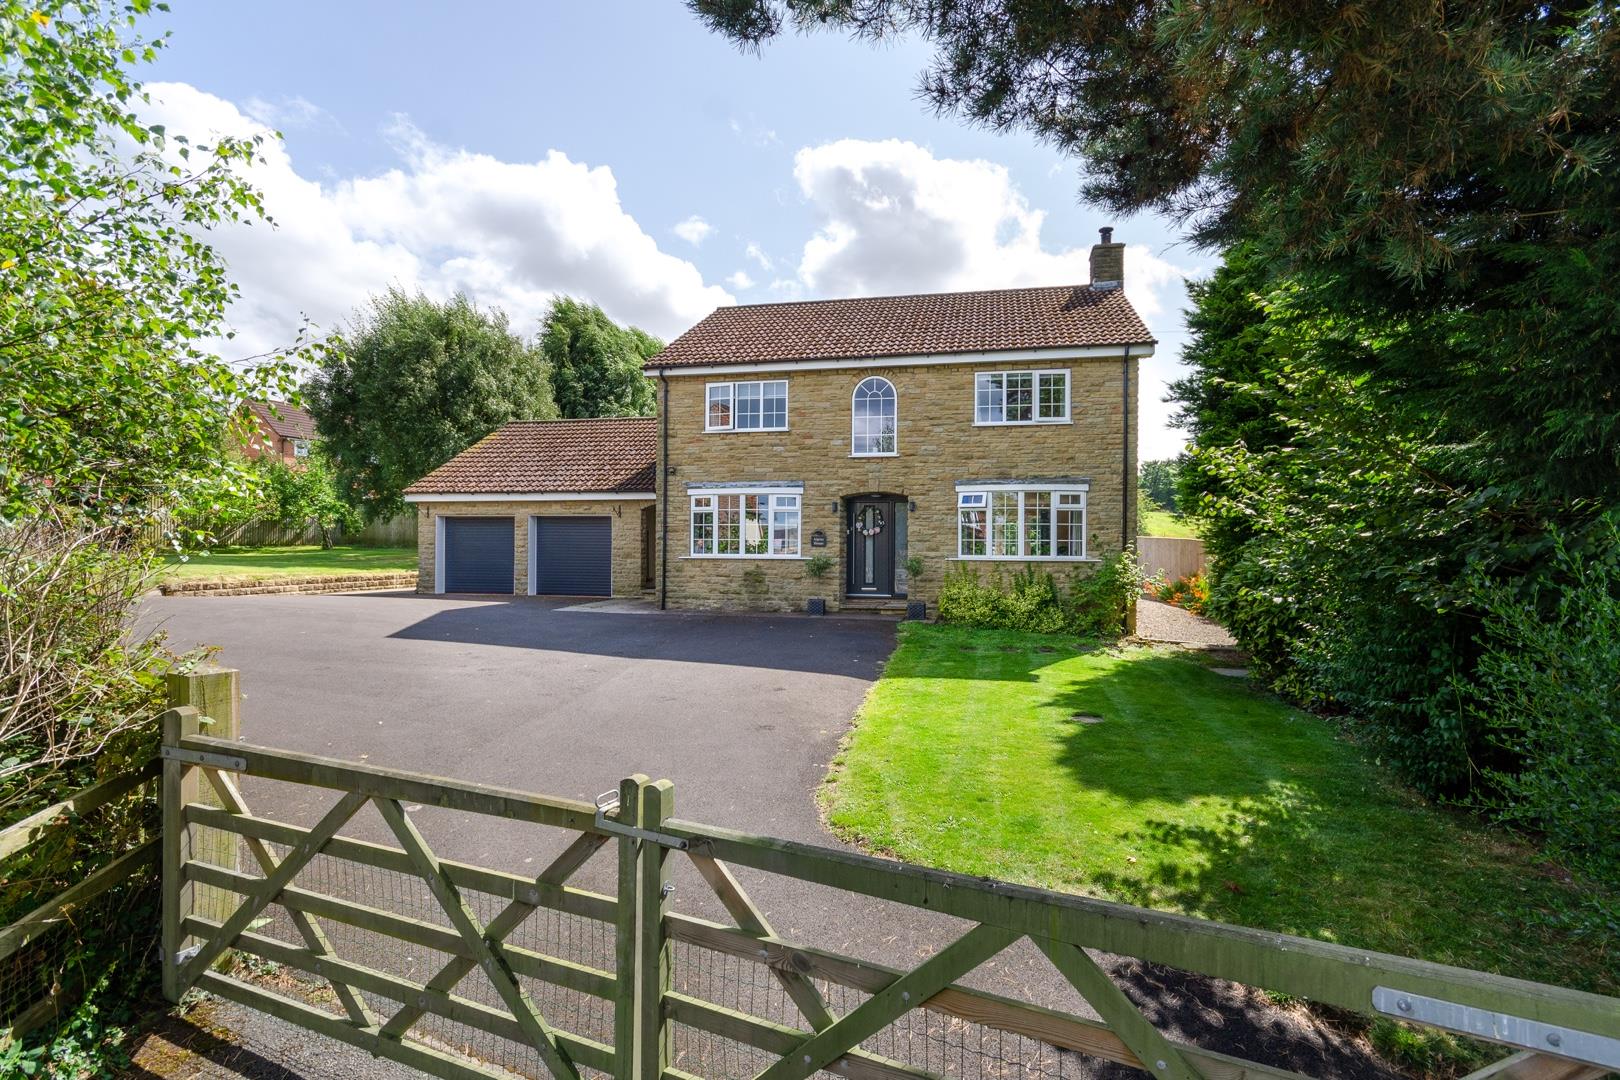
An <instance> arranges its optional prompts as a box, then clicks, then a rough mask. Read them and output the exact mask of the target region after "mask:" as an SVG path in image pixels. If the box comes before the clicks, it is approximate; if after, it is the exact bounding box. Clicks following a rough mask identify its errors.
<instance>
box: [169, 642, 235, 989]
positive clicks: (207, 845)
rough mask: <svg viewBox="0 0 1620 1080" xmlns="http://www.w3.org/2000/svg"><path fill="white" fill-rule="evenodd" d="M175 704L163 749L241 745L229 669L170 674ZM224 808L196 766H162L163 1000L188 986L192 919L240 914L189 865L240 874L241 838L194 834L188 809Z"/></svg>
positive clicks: (205, 832) (175, 763) (217, 832)
mask: <svg viewBox="0 0 1620 1080" xmlns="http://www.w3.org/2000/svg"><path fill="white" fill-rule="evenodd" d="M167 687H168V693H169V704H170V705H171V706H174V708H173V709H171V710H170V711H169V712H167V713H165V714H164V716H163V732H162V738H163V745H165V746H174V745H177V744H178V743H179V742H180V740H181V739H182V738H183V737H185V736H187V735H208V736H211V737H213V738H219V739H233V740H234V739H236V738H237V736H238V735H239V734H240V733H241V728H242V713H241V691H240V683H239V676H238V673H237V672H236V671H234V670H231V669H229V668H205V669H202V670H198V671H192V672H187V673H180V672H171V673H170V674H169V676H168V679H167ZM194 802H200V803H206V804H208V805H211V806H218V805H219V799H218V798H217V796H215V794H214V791H213V789H212V788H211V787H209V786H208V785H205V784H203V783H202V776H201V775H200V774H199V773H198V772H197V769H196V767H194V766H191V765H187V764H185V763H184V762H180V761H170V760H165V761H164V762H163V883H162V884H163V993H164V996H166V997H167V998H168V999H169V1000H170V1001H179V1000H180V995H181V994H183V993H185V992H186V987H185V986H182V985H181V984H180V977H179V976H180V970H179V966H178V965H177V964H176V963H175V962H174V957H175V956H176V955H178V954H179V953H180V952H181V951H183V950H184V949H185V948H186V947H187V945H188V944H189V941H188V940H187V939H185V938H184V937H183V935H181V933H180V922H181V920H183V919H185V918H186V917H187V916H188V915H194V914H195V915H202V916H204V917H207V918H211V919H214V920H215V921H217V922H224V921H225V919H226V918H228V917H229V916H230V913H231V911H232V910H234V908H235V906H236V905H235V902H234V894H233V893H230V892H227V891H225V890H223V889H218V888H215V887H213V886H208V885H203V886H197V885H193V884H191V883H190V882H188V881H186V880H185V878H184V874H183V870H184V866H185V864H186V863H187V862H189V861H191V860H193V859H195V860H197V861H199V862H208V863H213V864H215V865H216V866H223V867H225V868H227V869H230V870H235V869H236V843H237V841H236V837H235V836H233V835H232V834H230V833H227V832H222V831H220V830H218V829H205V828H200V827H199V828H187V826H186V824H185V813H184V808H185V805H186V804H187V803H194Z"/></svg>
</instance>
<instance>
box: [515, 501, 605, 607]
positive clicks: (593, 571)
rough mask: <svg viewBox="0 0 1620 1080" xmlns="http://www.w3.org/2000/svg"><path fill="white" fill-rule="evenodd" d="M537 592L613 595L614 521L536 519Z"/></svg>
mask: <svg viewBox="0 0 1620 1080" xmlns="http://www.w3.org/2000/svg"><path fill="white" fill-rule="evenodd" d="M534 591H535V593H537V594H538V595H540V596H612V595H613V520H612V519H611V518H606V517H566V516H561V515H558V516H555V517H537V518H535V519H534Z"/></svg>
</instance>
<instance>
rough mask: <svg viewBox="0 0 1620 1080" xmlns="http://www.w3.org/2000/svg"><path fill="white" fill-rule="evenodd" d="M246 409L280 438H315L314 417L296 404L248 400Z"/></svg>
mask: <svg viewBox="0 0 1620 1080" xmlns="http://www.w3.org/2000/svg"><path fill="white" fill-rule="evenodd" d="M248 409H249V410H251V411H252V413H253V415H254V416H257V417H258V418H259V419H260V420H262V421H264V424H265V426H266V427H268V428H269V429H270V430H271V431H273V432H275V433H276V435H277V436H278V437H280V438H283V439H313V438H317V436H316V434H315V418H314V417H313V416H311V415H309V413H307V412H305V411H304V410H303V409H300V408H299V407H298V406H296V405H289V404H287V402H285V401H250V402H248ZM272 410H274V411H273V412H272Z"/></svg>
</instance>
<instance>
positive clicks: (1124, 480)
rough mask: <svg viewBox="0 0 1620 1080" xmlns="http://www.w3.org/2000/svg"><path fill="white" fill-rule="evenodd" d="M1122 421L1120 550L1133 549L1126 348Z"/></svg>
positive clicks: (1122, 363) (1128, 353)
mask: <svg viewBox="0 0 1620 1080" xmlns="http://www.w3.org/2000/svg"><path fill="white" fill-rule="evenodd" d="M1119 371H1120V376H1121V378H1120V403H1121V409H1120V419H1121V420H1123V421H1124V435H1123V439H1122V442H1121V443H1120V455H1119V456H1120V469H1119V481H1120V482H1119V550H1120V551H1121V552H1125V551H1128V550H1130V547H1131V350H1130V347H1129V346H1126V348H1125V351H1124V352H1123V353H1122V354H1121V355H1120V358H1119Z"/></svg>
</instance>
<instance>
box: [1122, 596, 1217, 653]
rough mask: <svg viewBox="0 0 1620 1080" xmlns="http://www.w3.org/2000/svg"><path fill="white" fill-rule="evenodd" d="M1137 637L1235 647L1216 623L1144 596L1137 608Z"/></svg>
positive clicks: (1147, 639) (1180, 643) (1149, 639)
mask: <svg viewBox="0 0 1620 1080" xmlns="http://www.w3.org/2000/svg"><path fill="white" fill-rule="evenodd" d="M1136 636H1137V637H1139V638H1141V639H1142V640H1143V641H1168V642H1173V643H1175V644H1178V645H1223V646H1226V647H1228V648H1230V647H1231V646H1234V645H1236V644H1237V642H1236V641H1235V640H1233V638H1232V635H1231V634H1228V633H1227V632H1226V628H1225V627H1223V626H1221V625H1220V624H1219V623H1216V622H1212V621H1210V620H1209V619H1206V618H1204V617H1203V616H1201V615H1194V614H1193V613H1192V612H1190V611H1186V610H1183V609H1182V608H1178V607H1176V606H1174V605H1172V604H1166V603H1164V602H1163V601H1160V600H1149V599H1148V598H1147V597H1145V596H1144V597H1143V598H1142V599H1141V601H1140V602H1139V603H1138V604H1137V605H1136Z"/></svg>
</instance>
